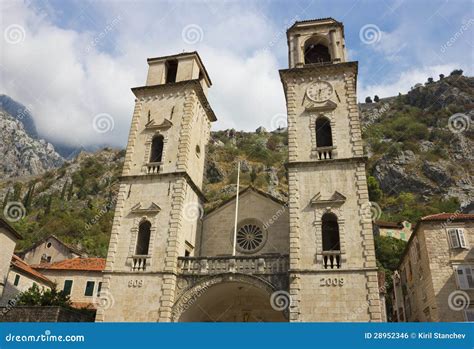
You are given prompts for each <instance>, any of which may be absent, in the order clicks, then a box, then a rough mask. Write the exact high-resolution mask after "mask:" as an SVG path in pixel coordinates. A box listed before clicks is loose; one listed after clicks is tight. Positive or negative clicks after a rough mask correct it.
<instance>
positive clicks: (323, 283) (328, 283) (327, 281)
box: [319, 277, 345, 287]
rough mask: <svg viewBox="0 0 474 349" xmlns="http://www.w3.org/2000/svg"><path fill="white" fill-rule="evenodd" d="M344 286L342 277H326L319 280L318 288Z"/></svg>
mask: <svg viewBox="0 0 474 349" xmlns="http://www.w3.org/2000/svg"><path fill="white" fill-rule="evenodd" d="M344 284H345V280H344V278H343V277H327V278H321V279H319V286H320V287H342V286H344Z"/></svg>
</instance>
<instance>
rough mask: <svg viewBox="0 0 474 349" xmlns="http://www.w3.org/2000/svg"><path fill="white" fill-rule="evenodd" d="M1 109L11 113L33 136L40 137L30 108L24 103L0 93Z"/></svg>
mask: <svg viewBox="0 0 474 349" xmlns="http://www.w3.org/2000/svg"><path fill="white" fill-rule="evenodd" d="M0 110H3V111H5V112H6V113H7V114H10V116H12V117H13V118H14V119H16V120H18V121H20V122H21V123H22V124H23V128H24V129H25V131H26V133H27V134H28V135H29V136H30V137H31V138H35V139H36V138H38V132H37V131H36V125H35V122H34V120H33V116H32V115H31V112H30V110H29V109H28V108H27V107H25V106H24V105H23V104H21V103H19V102H17V101H15V100H14V99H12V98H10V97H9V96H7V95H0Z"/></svg>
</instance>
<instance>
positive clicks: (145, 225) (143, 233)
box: [135, 220, 151, 256]
mask: <svg viewBox="0 0 474 349" xmlns="http://www.w3.org/2000/svg"><path fill="white" fill-rule="evenodd" d="M150 235H151V223H150V222H149V221H147V220H144V221H143V222H141V223H140V225H139V226H138V237H137V246H136V248H135V254H136V255H137V256H144V255H147V254H148V249H149V247H150Z"/></svg>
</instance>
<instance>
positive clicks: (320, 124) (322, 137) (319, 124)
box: [316, 116, 332, 148]
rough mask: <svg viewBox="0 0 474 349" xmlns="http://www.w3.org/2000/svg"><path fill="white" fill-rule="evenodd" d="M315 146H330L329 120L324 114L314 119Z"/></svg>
mask: <svg viewBox="0 0 474 349" xmlns="http://www.w3.org/2000/svg"><path fill="white" fill-rule="evenodd" d="M316 147H318V148H320V147H332V131H331V121H329V119H328V118H326V117H324V116H322V117H319V118H318V119H317V120H316Z"/></svg>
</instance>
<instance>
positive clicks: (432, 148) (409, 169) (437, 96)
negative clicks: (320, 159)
mask: <svg viewBox="0 0 474 349" xmlns="http://www.w3.org/2000/svg"><path fill="white" fill-rule="evenodd" d="M360 110H361V117H362V121H363V125H364V126H363V137H364V138H365V141H366V144H367V153H368V155H369V166H368V172H369V175H371V176H373V178H374V179H375V181H376V183H377V185H378V186H379V187H380V189H381V190H382V192H383V196H380V198H377V197H376V198H375V199H378V200H377V201H379V200H380V204H381V206H382V208H384V209H385V214H386V215H387V216H392V218H394V219H399V218H411V219H412V220H413V219H416V218H417V217H419V215H420V213H421V212H426V211H427V209H428V211H434V210H439V211H448V210H455V209H459V208H464V207H467V206H469V205H470V203H471V201H472V198H473V197H474V186H473V183H474V182H473V180H474V177H473V175H474V172H473V157H474V152H473V151H472V149H474V132H473V127H472V118H473V116H474V78H472V77H464V76H462V75H451V76H449V77H444V78H442V79H440V80H439V81H436V82H434V81H428V82H427V83H426V84H425V85H421V84H417V85H416V86H415V87H414V88H412V90H411V91H409V92H408V93H407V94H406V95H399V96H398V97H392V98H387V99H382V100H380V101H379V102H378V103H368V104H363V105H360ZM375 196H377V195H375ZM407 201H410V203H408V202H407ZM416 203H418V204H416ZM405 205H408V207H409V209H410V212H409V211H408V210H407V209H403V207H402V206H405Z"/></svg>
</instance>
